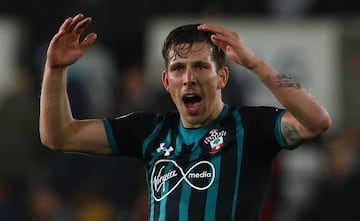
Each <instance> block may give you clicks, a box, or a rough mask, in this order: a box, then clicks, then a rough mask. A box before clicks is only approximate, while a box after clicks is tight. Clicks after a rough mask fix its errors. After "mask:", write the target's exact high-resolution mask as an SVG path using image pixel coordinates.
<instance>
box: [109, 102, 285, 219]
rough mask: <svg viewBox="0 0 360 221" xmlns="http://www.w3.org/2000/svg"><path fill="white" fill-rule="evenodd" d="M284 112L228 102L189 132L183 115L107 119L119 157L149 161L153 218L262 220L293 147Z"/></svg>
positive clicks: (142, 113)
mask: <svg viewBox="0 0 360 221" xmlns="http://www.w3.org/2000/svg"><path fill="white" fill-rule="evenodd" d="M284 113H285V110H283V109H279V108H274V107H265V106H260V107H241V108H233V107H230V106H228V105H225V107H224V109H223V110H222V112H221V114H220V116H219V117H218V118H217V119H215V120H214V121H213V122H211V123H210V124H208V125H206V126H204V127H201V128H191V129H188V128H184V127H183V125H182V123H181V121H180V117H179V113H178V112H167V113H165V114H156V113H151V112H136V113H131V114H128V115H125V116H122V117H119V118H116V119H105V120H104V125H105V129H106V134H107V137H108V140H109V143H110V146H111V150H112V152H113V154H115V155H127V156H134V157H136V158H138V159H141V160H142V161H144V162H145V165H146V173H147V182H148V190H149V203H150V204H149V205H150V208H149V220H150V221H158V220H159V221H168V220H170V221H175V220H179V221H185V220H189V221H199V220H206V221H213V220H221V221H227V220H232V221H235V220H241V221H257V220H259V216H260V213H261V209H262V206H263V203H264V200H265V198H266V193H267V187H268V184H269V178H270V175H271V167H272V161H273V160H274V158H275V157H276V155H277V153H278V152H279V151H280V150H281V149H283V148H288V146H287V145H286V143H285V141H284V138H283V137H282V133H281V128H280V121H281V117H282V116H283V114H284Z"/></svg>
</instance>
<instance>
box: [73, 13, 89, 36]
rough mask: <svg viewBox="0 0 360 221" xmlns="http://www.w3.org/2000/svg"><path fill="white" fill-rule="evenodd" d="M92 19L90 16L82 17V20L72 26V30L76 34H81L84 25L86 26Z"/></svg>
mask: <svg viewBox="0 0 360 221" xmlns="http://www.w3.org/2000/svg"><path fill="white" fill-rule="evenodd" d="M91 21H92V19H91V18H90V17H88V18H86V19H83V20H82V21H80V22H79V23H78V24H77V25H76V26H75V28H74V32H75V33H77V34H81V33H82V32H83V31H84V30H85V28H86V26H88V25H89V24H90V23H91Z"/></svg>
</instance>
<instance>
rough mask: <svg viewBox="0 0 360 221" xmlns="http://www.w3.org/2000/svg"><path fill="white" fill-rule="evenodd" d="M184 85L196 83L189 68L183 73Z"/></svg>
mask: <svg viewBox="0 0 360 221" xmlns="http://www.w3.org/2000/svg"><path fill="white" fill-rule="evenodd" d="M183 84H184V85H185V86H187V85H196V77H195V74H194V72H193V71H192V70H191V69H188V70H187V71H186V73H185V74H184V83H183Z"/></svg>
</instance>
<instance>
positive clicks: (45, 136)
mask: <svg viewBox="0 0 360 221" xmlns="http://www.w3.org/2000/svg"><path fill="white" fill-rule="evenodd" d="M66 84H67V68H62V69H60V68H59V69H54V68H50V67H48V66H47V65H46V66H45V70H44V76H43V82H42V88H41V96H40V137H41V140H42V142H43V143H44V144H45V145H47V146H49V147H54V148H56V147H57V146H61V144H62V143H63V142H64V140H65V139H66V134H65V132H64V131H65V130H64V129H65V128H67V127H69V125H70V123H71V122H72V121H73V117H72V113H71V108H70V104H69V99H68V96H67V92H66V90H67V87H66Z"/></svg>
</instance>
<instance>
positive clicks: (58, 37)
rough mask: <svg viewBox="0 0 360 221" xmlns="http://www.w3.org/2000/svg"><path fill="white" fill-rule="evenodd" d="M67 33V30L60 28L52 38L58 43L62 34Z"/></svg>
mask: <svg viewBox="0 0 360 221" xmlns="http://www.w3.org/2000/svg"><path fill="white" fill-rule="evenodd" d="M65 33H66V31H65V30H60V31H59V32H58V33H56V34H55V35H54V37H53V39H52V42H53V43H56V42H57V41H59V39H60V38H61V37H62V36H64V35H65Z"/></svg>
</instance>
